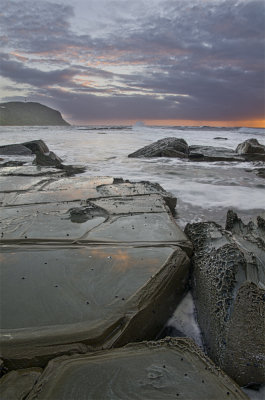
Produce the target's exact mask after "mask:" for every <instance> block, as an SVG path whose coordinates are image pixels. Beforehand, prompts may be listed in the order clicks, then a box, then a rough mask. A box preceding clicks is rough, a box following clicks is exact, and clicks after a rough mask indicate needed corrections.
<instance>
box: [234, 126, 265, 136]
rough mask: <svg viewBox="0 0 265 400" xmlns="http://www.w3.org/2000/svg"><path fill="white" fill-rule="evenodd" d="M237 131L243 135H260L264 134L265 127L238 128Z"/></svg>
mask: <svg viewBox="0 0 265 400" xmlns="http://www.w3.org/2000/svg"><path fill="white" fill-rule="evenodd" d="M238 133H241V134H243V135H252V134H254V135H262V136H265V129H264V128H239V129H238Z"/></svg>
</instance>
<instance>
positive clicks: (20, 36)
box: [1, 0, 265, 121]
mask: <svg viewBox="0 0 265 400" xmlns="http://www.w3.org/2000/svg"><path fill="white" fill-rule="evenodd" d="M2 1H3V3H4V4H3V7H2V10H3V11H2V16H1V18H2V23H1V25H2V28H3V33H2V36H1V38H2V42H3V46H2V49H4V50H3V51H5V52H6V54H5V55H2V64H1V66H2V76H3V77H4V78H9V79H11V80H12V81H13V82H16V83H21V84H29V85H31V89H30V93H31V95H32V96H35V97H36V96H38V93H39V89H40V88H41V98H42V99H43V100H45V99H47V101H48V102H49V103H51V102H52V103H55V102H57V103H58V105H61V109H62V111H64V110H65V112H67V113H71V114H72V116H73V119H75V118H76V120H84V121H85V120H86V121H89V119H90V118H91V119H92V118H94V119H95V118H96V119H100V118H102V117H103V116H104V117H106V118H108V119H109V118H110V117H111V116H113V117H114V118H115V119H119V118H121V119H126V118H128V119H134V118H136V119H167V118H168V119H198V120H202V119H204V120H233V119H237V120H239V119H243V118H244V119H251V118H261V117H262V116H263V112H264V107H265V102H264V87H265V82H264V31H265V28H264V21H265V15H264V3H263V0H205V1H203V2H202V1H201V0H193V1H192V0H191V1H186V0H178V1H175V0H152V2H150V0H148V1H147V0H135V1H133V2H126V7H125V6H124V4H125V3H124V1H122V0H90V1H89V2H87V1H84V0H76V1H75V2H71V3H70V1H69V2H67V1H60V0H51V1H44V0H39V1H38V2H33V1H32V0H26V1H23V2H22V1H17V0H14V1H12V2H10V1H7V0H2ZM7 37H8V40H7ZM7 53H9V55H7ZM55 105H56V104H55ZM71 107H72V111H71ZM100 113H101V115H100Z"/></svg>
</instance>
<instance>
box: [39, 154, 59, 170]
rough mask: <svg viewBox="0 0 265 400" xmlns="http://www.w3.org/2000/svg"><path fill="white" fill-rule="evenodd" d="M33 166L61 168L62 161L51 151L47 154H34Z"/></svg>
mask: <svg viewBox="0 0 265 400" xmlns="http://www.w3.org/2000/svg"><path fill="white" fill-rule="evenodd" d="M33 164H34V165H40V166H47V167H57V168H63V165H62V160H61V158H60V157H58V156H57V155H56V154H55V153H54V152H53V151H50V152H49V153H48V154H45V153H41V152H40V151H37V152H36V158H35V160H34V161H33Z"/></svg>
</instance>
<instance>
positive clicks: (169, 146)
mask: <svg viewBox="0 0 265 400" xmlns="http://www.w3.org/2000/svg"><path fill="white" fill-rule="evenodd" d="M188 154H189V146H188V144H187V142H186V141H185V140H184V139H178V138H173V137H170V138H164V139H160V140H158V141H157V142H155V143H152V144H150V145H148V146H145V147H143V148H141V149H139V150H137V151H135V152H134V153H131V154H129V156H128V157H136V158H137V157H178V158H187V157H188Z"/></svg>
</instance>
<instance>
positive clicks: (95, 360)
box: [27, 338, 248, 400]
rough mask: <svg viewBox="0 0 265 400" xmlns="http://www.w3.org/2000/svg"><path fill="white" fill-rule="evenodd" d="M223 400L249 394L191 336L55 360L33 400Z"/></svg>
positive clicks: (236, 398)
mask: <svg viewBox="0 0 265 400" xmlns="http://www.w3.org/2000/svg"><path fill="white" fill-rule="evenodd" d="M178 398H179V399H189V400H206V399H214V400H224V399H226V398H227V399H233V400H239V399H242V400H243V399H246V400H247V398H248V397H247V396H246V395H245V394H244V393H243V392H242V391H241V390H240V388H239V387H238V386H237V385H236V384H235V383H234V382H233V381H232V380H231V379H229V378H228V377H227V376H226V375H225V374H224V373H223V372H222V371H221V370H219V369H218V368H216V366H215V365H214V364H213V363H212V362H211V361H210V360H209V359H207V357H205V355H204V354H203V353H202V352H201V351H200V349H199V348H198V347H197V346H195V344H194V343H193V342H192V340H190V339H183V338H181V339H180V338H178V339H170V338H166V339H165V340H161V341H156V342H142V343H134V344H130V345H127V346H125V347H123V348H119V349H112V350H109V351H100V352H94V353H93V352H92V353H87V354H84V355H79V356H78V355H75V356H72V357H60V358H57V359H54V360H52V361H51V362H50V363H49V364H48V366H47V368H46V369H45V371H44V373H43V374H42V376H41V377H40V379H39V381H38V382H37V384H36V385H35V387H34V388H33V390H32V391H31V392H30V393H29V396H28V397H27V399H28V400H33V399H34V400H51V399H53V400H55V399H57V400H59V399H65V400H80V399H109V400H111V399H115V400H124V399H145V400H155V399H157V400H168V399H178Z"/></svg>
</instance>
